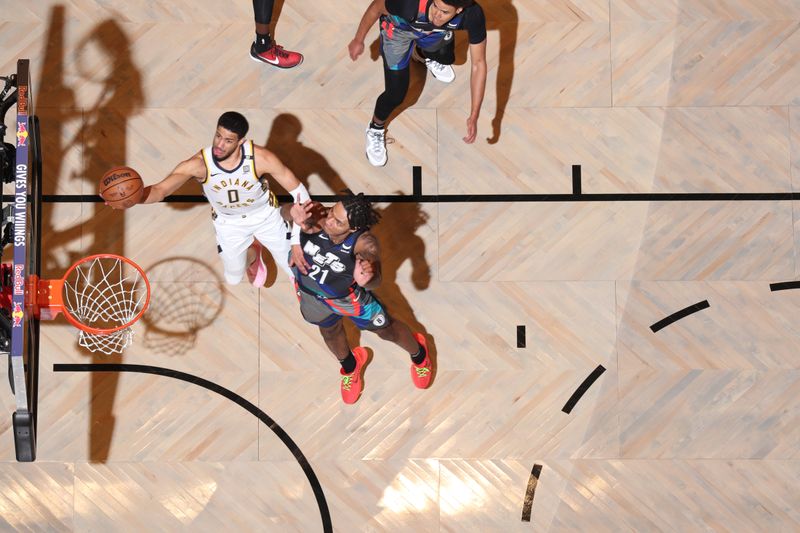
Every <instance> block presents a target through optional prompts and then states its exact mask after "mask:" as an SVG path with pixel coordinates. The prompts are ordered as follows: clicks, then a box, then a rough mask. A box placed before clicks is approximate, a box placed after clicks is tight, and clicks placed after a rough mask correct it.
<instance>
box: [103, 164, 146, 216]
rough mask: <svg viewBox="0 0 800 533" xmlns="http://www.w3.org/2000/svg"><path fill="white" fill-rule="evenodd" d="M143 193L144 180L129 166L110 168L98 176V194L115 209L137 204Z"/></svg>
mask: <svg viewBox="0 0 800 533" xmlns="http://www.w3.org/2000/svg"><path fill="white" fill-rule="evenodd" d="M142 194H144V182H143V181H142V177H141V176H139V173H138V172H136V171H135V170H133V169H132V168H130V167H117V168H112V169H111V170H109V171H108V172H106V173H105V174H103V177H102V178H100V196H101V197H102V198H103V200H105V201H106V203H108V205H109V206H111V207H113V208H115V209H127V208H129V207H132V206H134V205H136V204H138V203H139V202H140V201H141V199H142Z"/></svg>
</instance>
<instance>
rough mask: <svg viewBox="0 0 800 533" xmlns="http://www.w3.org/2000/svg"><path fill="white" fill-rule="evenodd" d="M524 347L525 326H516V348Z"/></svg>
mask: <svg viewBox="0 0 800 533" xmlns="http://www.w3.org/2000/svg"><path fill="white" fill-rule="evenodd" d="M524 347H525V326H517V348H524Z"/></svg>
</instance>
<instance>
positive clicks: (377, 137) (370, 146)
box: [367, 126, 387, 167]
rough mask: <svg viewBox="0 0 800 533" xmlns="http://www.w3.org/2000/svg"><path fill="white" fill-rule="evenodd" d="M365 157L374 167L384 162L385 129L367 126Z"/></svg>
mask: <svg viewBox="0 0 800 533" xmlns="http://www.w3.org/2000/svg"><path fill="white" fill-rule="evenodd" d="M367 159H369V162H370V164H371V165H372V166H374V167H382V166H383V165H385V164H386V159H387V156H386V130H385V129H382V130H378V129H375V128H370V127H369V126H367Z"/></svg>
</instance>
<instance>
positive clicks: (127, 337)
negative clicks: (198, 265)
mask: <svg viewBox="0 0 800 533" xmlns="http://www.w3.org/2000/svg"><path fill="white" fill-rule="evenodd" d="M31 283H32V284H33V287H29V292H30V293H31V294H32V295H33V297H32V298H31V299H32V300H33V302H32V305H33V311H34V313H35V314H36V316H37V317H39V318H41V319H42V320H53V319H54V318H56V317H57V316H58V314H59V313H64V317H65V318H66V319H67V321H68V322H69V323H70V324H72V325H73V326H75V327H76V328H78V329H79V330H80V335H79V337H78V343H79V344H80V345H81V346H83V347H84V348H87V349H88V350H90V351H92V352H103V353H105V354H112V353H121V352H122V350H124V349H125V348H126V347H127V346H129V345H130V344H131V342H133V330H132V329H131V326H132V325H133V323H134V322H136V321H137V320H139V318H140V317H141V316H142V315H143V314H144V312H145V310H146V309H147V305H148V304H149V303H150V282H149V281H148V280H147V276H146V275H145V273H144V270H142V269H141V267H139V265H137V264H136V263H134V262H133V261H131V260H130V259H128V258H126V257H122V256H120V255H114V254H97V255H90V256H89V257H84V258H83V259H80V260H79V261H77V262H76V263H75V264H74V265H72V266H71V267H69V269H68V270H67V272H66V273H65V274H64V277H63V278H61V279H36V277H35V276H32V279H31ZM34 287H35V289H36V290H35V291H34V290H31V289H32V288H34Z"/></svg>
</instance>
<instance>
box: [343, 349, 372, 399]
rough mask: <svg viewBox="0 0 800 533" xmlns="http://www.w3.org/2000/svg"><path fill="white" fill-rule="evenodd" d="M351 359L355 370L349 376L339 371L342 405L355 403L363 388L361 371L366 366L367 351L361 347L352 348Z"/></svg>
mask: <svg viewBox="0 0 800 533" xmlns="http://www.w3.org/2000/svg"><path fill="white" fill-rule="evenodd" d="M353 357H355V358H356V368H355V370H353V371H352V372H350V373H349V374H345V373H344V369H339V373H340V374H341V375H342V385H341V389H342V400H343V401H344V403H348V404H349V403H356V400H358V397H359V396H360V395H361V390H362V389H363V388H364V379H363V378H364V376H362V375H361V374H362V371H363V370H364V365H365V364H367V357H368V354H367V351H366V350H365V349H364V348H362V347H361V346H356V347H355V348H353Z"/></svg>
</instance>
